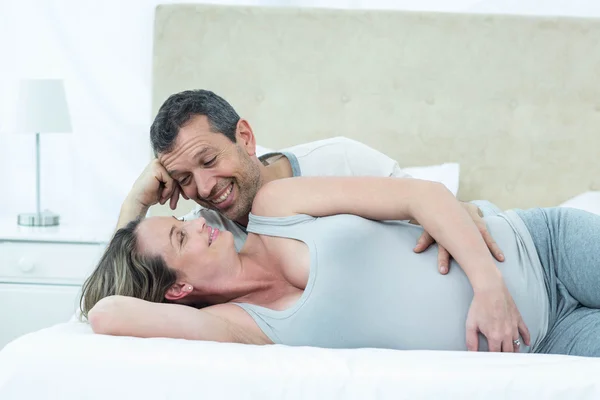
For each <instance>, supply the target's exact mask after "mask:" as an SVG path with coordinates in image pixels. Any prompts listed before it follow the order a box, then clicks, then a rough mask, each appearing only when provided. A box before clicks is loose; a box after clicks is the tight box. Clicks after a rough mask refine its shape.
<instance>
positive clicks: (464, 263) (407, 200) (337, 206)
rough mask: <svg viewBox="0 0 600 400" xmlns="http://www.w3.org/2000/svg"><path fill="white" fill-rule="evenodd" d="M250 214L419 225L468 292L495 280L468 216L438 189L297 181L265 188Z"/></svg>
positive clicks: (418, 183)
mask: <svg viewBox="0 0 600 400" xmlns="http://www.w3.org/2000/svg"><path fill="white" fill-rule="evenodd" d="M252 212H253V213H254V214H257V215H265V216H274V217H275V216H287V215H293V214H308V215H312V216H315V217H321V216H327V215H334V214H354V215H359V216H361V217H364V218H369V219H374V220H410V219H416V220H417V221H419V223H420V224H421V226H423V229H425V230H426V231H427V232H428V233H429V234H430V235H431V236H432V237H433V238H434V239H435V240H436V241H437V242H438V243H439V244H440V245H442V246H444V247H445V248H446V249H447V250H448V251H449V252H450V254H452V256H453V257H454V259H455V260H456V261H457V262H458V264H459V265H461V267H462V268H463V270H464V271H465V273H466V274H467V276H468V278H469V280H470V282H471V285H472V286H473V289H474V290H486V289H487V288H488V287H489V286H490V285H497V282H498V280H499V278H501V275H500V271H499V270H498V268H496V265H495V264H494V261H493V259H492V256H491V255H490V252H489V250H488V248H487V245H486V244H485V242H484V240H483V238H482V237H481V234H480V232H479V230H478V229H477V227H476V226H475V224H474V223H473V221H472V219H471V217H470V216H469V214H468V213H467V212H466V211H465V210H464V208H463V207H462V206H461V205H460V203H459V202H458V201H457V200H456V198H455V197H454V195H453V194H452V193H451V192H450V191H449V190H448V189H446V187H445V186H444V185H442V184H441V183H436V182H430V181H424V180H418V179H403V178H385V177H297V178H288V179H279V180H275V181H272V182H269V183H267V184H266V185H264V187H263V188H262V189H261V190H260V191H259V192H258V194H257V196H256V198H255V201H254V204H253V208H252Z"/></svg>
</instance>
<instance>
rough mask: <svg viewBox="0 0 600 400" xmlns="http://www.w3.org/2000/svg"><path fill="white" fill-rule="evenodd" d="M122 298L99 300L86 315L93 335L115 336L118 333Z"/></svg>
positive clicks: (110, 297) (112, 297) (111, 297)
mask: <svg viewBox="0 0 600 400" xmlns="http://www.w3.org/2000/svg"><path fill="white" fill-rule="evenodd" d="M124 300H125V299H124V297H123V296H108V297H105V298H103V299H102V300H100V301H99V302H98V303H96V304H95V305H94V307H93V308H92V309H91V310H90V312H89V313H88V321H89V323H90V325H91V327H92V330H93V331H94V333H98V334H101V335H116V334H118V332H119V312H121V311H122V309H123V307H122V305H123V304H122V303H123V302H124Z"/></svg>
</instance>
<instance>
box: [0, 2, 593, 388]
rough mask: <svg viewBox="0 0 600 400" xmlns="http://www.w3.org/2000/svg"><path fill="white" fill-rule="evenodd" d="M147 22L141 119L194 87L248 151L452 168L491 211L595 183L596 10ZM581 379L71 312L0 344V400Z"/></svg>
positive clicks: (305, 14)
mask: <svg viewBox="0 0 600 400" xmlns="http://www.w3.org/2000/svg"><path fill="white" fill-rule="evenodd" d="M154 23H155V26H154V37H155V40H154V52H153V100H152V101H153V112H154V113H155V112H156V111H157V109H158V107H159V106H160V104H161V103H162V102H163V101H164V100H165V99H166V97H167V96H168V95H170V94H171V93H173V92H176V91H180V90H184V89H189V88H200V87H201V88H206V89H211V90H214V91H215V92H217V93H218V94H220V95H222V96H223V97H225V98H226V99H228V100H229V101H230V102H231V103H232V104H233V105H234V107H236V109H237V110H238V112H239V113H240V114H241V115H243V116H244V117H245V118H247V119H248V120H249V121H250V123H251V125H252V126H253V128H254V131H255V134H256V136H257V139H258V142H259V143H260V144H261V145H263V146H265V147H269V148H282V147H287V146H291V145H294V144H298V143H302V142H306V141H311V140H317V139H322V138H327V137H332V136H339V135H342V136H346V137H350V138H353V139H356V140H359V141H362V142H364V143H366V144H368V145H370V146H371V147H374V148H376V149H378V150H381V151H383V152H385V153H386V154H388V155H389V156H391V157H393V158H395V159H397V160H398V162H399V163H400V165H403V166H407V165H410V166H419V165H422V166H425V165H435V164H441V163H444V162H454V163H457V164H459V165H460V185H459V191H458V197H459V198H461V199H462V200H475V199H489V200H491V201H493V202H494V203H495V204H498V205H499V206H500V207H502V208H513V207H523V208H524V207H531V206H553V205H558V204H560V203H562V202H565V201H567V200H569V199H572V198H574V197H575V196H577V195H579V194H580V193H584V192H593V191H598V190H600V174H599V168H598V155H599V150H598V149H600V134H599V131H600V39H599V38H600V20H596V19H583V18H578V19H576V18H558V17H554V18H542V17H531V16H528V17H517V16H503V15H494V16H492V15H466V14H441V13H422V12H400V11H384V10H379V11H367V10H361V11H350V10H325V9H297V8H291V7H290V8H263V7H242V6H215V5H181V4H169V5H161V6H158V7H157V8H156V13H155V22H154ZM191 207H193V205H192V204H190V203H186V202H184V203H183V204H182V205H181V206H180V207H179V208H178V210H177V213H180V214H182V213H185V212H187V211H188V210H189V208H191ZM167 212H168V210H166V209H165V208H164V207H163V208H161V207H155V208H153V209H152V213H153V214H165V213H167ZM598 376H600V359H593V358H580V357H568V356H550V355H515V354H484V353H460V352H430V351H391V350H378V349H359V350H329V349H317V348H306V347H287V346H279V345H278V346H268V347H258V346H248V345H236V344H220V343H209V342H204V343H203V342H192V341H185V340H173V339H161V338H155V339H139V338H129V337H125V338H123V337H109V336H101V335H94V334H93V333H92V332H91V330H90V328H89V326H88V325H87V324H85V323H81V322H77V321H76V320H72V321H70V322H67V323H63V324H59V325H56V326H54V327H50V328H47V329H44V330H41V331H38V332H34V333H30V334H28V335H25V336H22V337H20V338H18V339H17V340H15V341H13V342H12V343H10V344H9V345H7V346H6V347H5V348H4V349H3V350H2V351H1V352H0V399H2V400H9V399H11V400H12V399H29V398H44V399H62V400H70V399H81V398H85V399H106V398H110V399H132V398H133V399H144V400H151V399H166V398H182V397H184V396H185V397H186V398H189V397H202V398H210V397H215V398H236V399H238V398H239V399H246V398H247V399H250V398H252V399H254V398H259V399H282V398H289V399H319V398H326V399H337V398H339V399H363V398H382V399H387V398H390V399H391V398H393V399H401V398H411V399H412V398H447V399H452V398H456V399H463V398H473V399H474V398H481V399H496V398H508V397H511V398H544V399H573V398H577V399H597V398H600V380H599V379H598Z"/></svg>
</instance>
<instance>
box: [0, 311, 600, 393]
mask: <svg viewBox="0 0 600 400" xmlns="http://www.w3.org/2000/svg"><path fill="white" fill-rule="evenodd" d="M599 377H600V359H593V358H578V357H567V356H548V355H527V354H517V355H514V354H484V353H461V352H430V351H406V352H402V351H390V350H376V349H360V350H329V349H317V348H300V347H296V348H294V347H286V346H265V347H261V346H248V345H237V344H221V343H207V342H194V341H185V340H173V339H140V338H131V337H110V336H102V335H95V334H93V333H92V332H91V330H90V328H89V326H88V325H87V324H84V323H79V322H69V323H65V324H60V325H56V326H54V327H51V328H48V329H44V330H41V331H38V332H34V333H31V334H28V335H25V336H23V337H21V338H19V339H17V340H15V341H13V342H12V343H11V344H9V345H7V346H6V347H5V348H4V349H3V350H2V351H1V352H0V399H2V400H13V399H19V400H23V399H61V400H72V399H102V400H105V399H115V400H116V399H127V400H132V399H143V400H152V399H183V398H185V399H198V398H204V399H227V398H231V399H250V398H252V399H261V400H264V399H375V398H379V399H386V398H389V399H402V398H410V399H417V398H435V399H439V398H444V399H465V398H470V399H476V398H477V399H479V398H480V399H486V400H490V399H505V398H512V399H519V398H527V399H598V398H600V378H599Z"/></svg>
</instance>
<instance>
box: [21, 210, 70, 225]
mask: <svg viewBox="0 0 600 400" xmlns="http://www.w3.org/2000/svg"><path fill="white" fill-rule="evenodd" d="M59 221H60V216H59V215H58V214H54V213H52V212H50V211H43V212H41V213H39V214H38V213H26V214H19V219H18V223H19V225H22V226H56V225H58V224H59Z"/></svg>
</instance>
